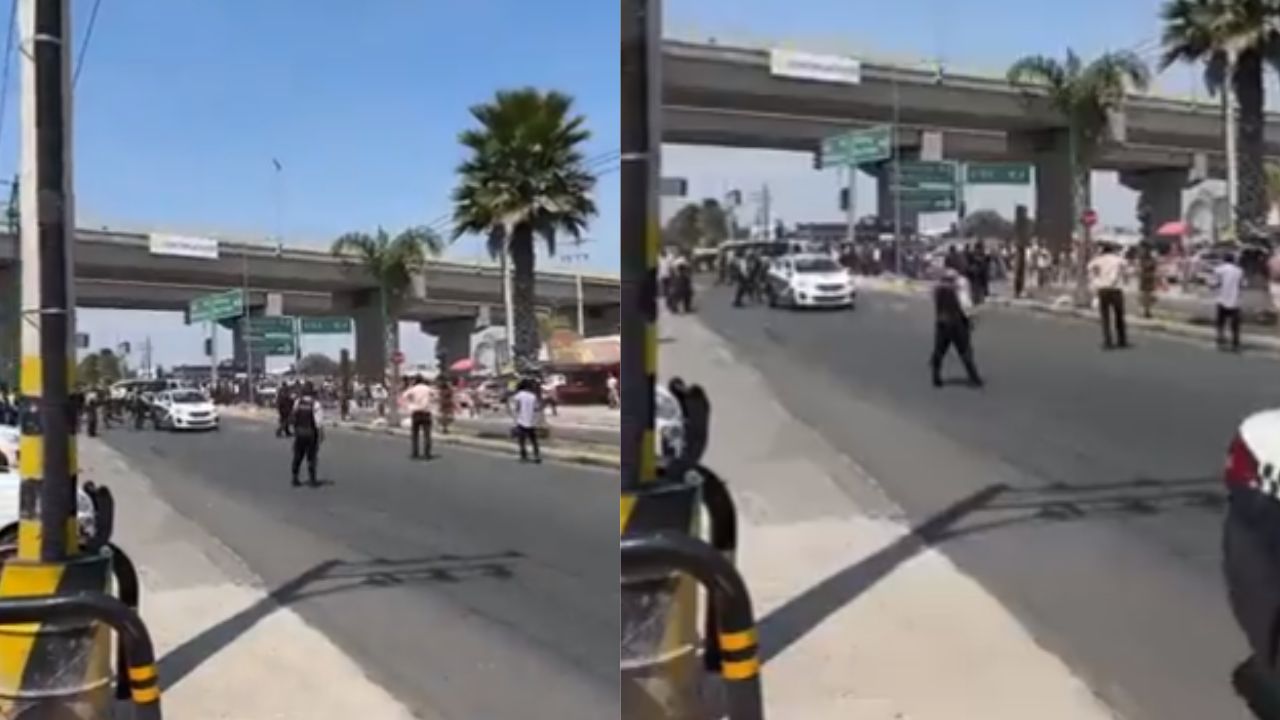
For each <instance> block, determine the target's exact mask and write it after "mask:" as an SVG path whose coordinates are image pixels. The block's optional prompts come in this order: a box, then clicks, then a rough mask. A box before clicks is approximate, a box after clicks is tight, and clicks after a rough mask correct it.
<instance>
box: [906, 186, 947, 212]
mask: <svg viewBox="0 0 1280 720" xmlns="http://www.w3.org/2000/svg"><path fill="white" fill-rule="evenodd" d="M899 202H900V203H901V204H902V209H903V210H908V211H910V212H952V211H954V210H955V209H956V194H955V192H943V191H938V190H916V191H914V192H909V193H903V194H902V195H901V197H900V199H899Z"/></svg>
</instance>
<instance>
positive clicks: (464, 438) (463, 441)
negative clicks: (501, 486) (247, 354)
mask: <svg viewBox="0 0 1280 720" xmlns="http://www.w3.org/2000/svg"><path fill="white" fill-rule="evenodd" d="M228 414H230V415H232V416H234V417H238V418H241V419H244V420H251V421H254V422H269V421H271V420H273V418H272V417H271V416H270V415H268V414H265V413H243V412H239V411H233V412H231V413H228ZM329 427H331V428H333V429H335V430H344V431H351V432H361V433H367V434H371V435H400V436H405V437H407V436H408V434H409V431H408V430H405V429H403V428H393V427H388V426H382V425H368V424H364V423H343V424H334V425H330V426H329ZM431 439H432V442H435V443H443V444H445V445H460V446H462V447H470V448H475V449H478V450H488V451H492V452H500V453H503V454H505V455H511V456H513V457H515V456H518V455H519V454H520V451H519V449H518V448H517V447H516V446H515V443H514V441H512V440H509V439H497V438H493V437H484V436H472V435H455V434H452V433H451V434H447V435H442V434H438V433H436V434H432V436H431ZM542 457H543V459H544V460H555V461H557V462H562V463H568V464H572V465H585V466H588V467H600V468H609V469H613V470H616V469H618V468H620V467H622V458H621V456H620V455H617V454H611V453H603V452H596V451H593V450H589V449H586V448H583V449H580V450H579V449H568V448H563V447H545V446H544V447H543V448H542Z"/></svg>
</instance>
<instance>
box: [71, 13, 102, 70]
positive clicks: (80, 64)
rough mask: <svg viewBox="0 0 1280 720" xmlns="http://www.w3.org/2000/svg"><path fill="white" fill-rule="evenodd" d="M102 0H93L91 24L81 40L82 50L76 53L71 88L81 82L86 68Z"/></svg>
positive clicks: (90, 16) (86, 28)
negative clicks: (85, 56) (90, 43)
mask: <svg viewBox="0 0 1280 720" xmlns="http://www.w3.org/2000/svg"><path fill="white" fill-rule="evenodd" d="M101 5H102V0H93V10H90V11H89V24H88V25H87V26H86V27H85V31H84V40H82V41H80V52H79V54H77V55H76V70H75V73H74V74H72V76H71V88H72V89H73V90H74V89H75V87H76V84H77V83H79V82H80V71H81V70H83V69H84V55H85V53H86V52H88V50H89V41H90V40H92V39H93V26H94V25H95V24H96V23H97V21H98V7H99V6H101Z"/></svg>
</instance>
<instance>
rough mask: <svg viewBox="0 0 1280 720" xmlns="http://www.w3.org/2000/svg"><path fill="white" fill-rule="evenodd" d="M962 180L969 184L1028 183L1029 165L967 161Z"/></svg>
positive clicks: (1029, 181) (1029, 182)
mask: <svg viewBox="0 0 1280 720" xmlns="http://www.w3.org/2000/svg"><path fill="white" fill-rule="evenodd" d="M964 181H965V182H967V183H969V184H970V185H1030V184H1031V166H1030V165H1027V164H1025V163H969V164H968V165H965V168H964Z"/></svg>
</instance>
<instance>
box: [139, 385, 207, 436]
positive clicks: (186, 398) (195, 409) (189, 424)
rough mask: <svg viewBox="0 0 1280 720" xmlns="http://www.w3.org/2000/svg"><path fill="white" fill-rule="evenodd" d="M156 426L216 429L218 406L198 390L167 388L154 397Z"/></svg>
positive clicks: (167, 428) (184, 428)
mask: <svg viewBox="0 0 1280 720" xmlns="http://www.w3.org/2000/svg"><path fill="white" fill-rule="evenodd" d="M153 406H154V408H155V413H156V427H157V428H164V429H166V430H217V429H218V408H217V407H215V406H214V404H213V402H212V401H211V400H209V397H208V396H207V395H205V394H204V393H202V392H200V391H199V390H167V391H165V392H162V393H160V394H158V395H156V397H155V401H154V405H153Z"/></svg>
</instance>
